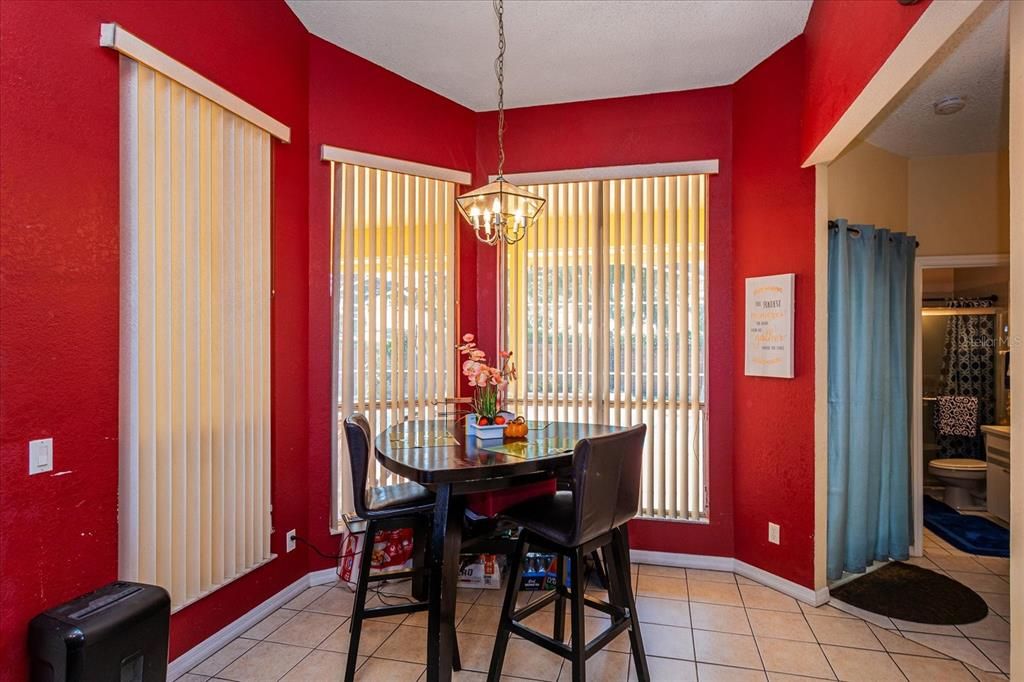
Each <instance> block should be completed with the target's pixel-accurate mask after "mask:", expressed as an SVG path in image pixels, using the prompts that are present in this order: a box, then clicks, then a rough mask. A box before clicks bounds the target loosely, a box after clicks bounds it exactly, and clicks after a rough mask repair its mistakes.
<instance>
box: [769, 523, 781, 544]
mask: <svg viewBox="0 0 1024 682" xmlns="http://www.w3.org/2000/svg"><path fill="white" fill-rule="evenodd" d="M768 542H770V543H772V544H773V545H777V544H779V524H777V523H772V522H771V521H769V522H768Z"/></svg>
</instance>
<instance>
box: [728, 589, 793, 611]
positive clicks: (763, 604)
mask: <svg viewBox="0 0 1024 682" xmlns="http://www.w3.org/2000/svg"><path fill="white" fill-rule="evenodd" d="M740 593H741V594H742V595H743V605H744V606H746V607H747V608H748V609H768V610H769V611H791V612H792V613H799V612H800V606H799V605H797V601H796V599H793V598H792V597H790V596H788V595H785V594H782V593H781V592H779V591H778V590H773V589H772V588H770V587H764V586H762V585H740Z"/></svg>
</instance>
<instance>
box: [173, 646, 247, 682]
mask: <svg viewBox="0 0 1024 682" xmlns="http://www.w3.org/2000/svg"><path fill="white" fill-rule="evenodd" d="M253 643H254V644H255V642H253ZM209 679H210V678H209V677H206V676H205V675H195V674H193V673H185V674H184V675H182V676H181V677H179V678H177V679H175V681H174V682H207V681H208V680H209Z"/></svg>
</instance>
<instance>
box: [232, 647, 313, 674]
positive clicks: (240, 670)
mask: <svg viewBox="0 0 1024 682" xmlns="http://www.w3.org/2000/svg"><path fill="white" fill-rule="evenodd" d="M309 652H310V650H309V649H307V648H305V647H298V646H290V645H288V644H277V643H275V642H260V643H259V644H257V645H256V646H254V647H253V648H251V649H249V650H248V651H246V652H245V653H244V654H242V656H241V657H240V658H239V659H238V660H236V661H235V662H234V663H232V664H231V665H229V666H228V667H227V668H225V669H224V670H222V671H221V672H220V673H218V676H219V677H222V678H224V679H226V680H238V681H239V682H263V681H264V680H266V681H268V682H270V681H273V682H276V681H277V680H279V679H281V678H282V677H284V675H285V674H286V673H287V672H288V671H289V670H291V669H292V668H294V667H295V665H296V664H297V663H298V662H299V661H301V660H302V659H303V658H305V657H306V654H308V653H309Z"/></svg>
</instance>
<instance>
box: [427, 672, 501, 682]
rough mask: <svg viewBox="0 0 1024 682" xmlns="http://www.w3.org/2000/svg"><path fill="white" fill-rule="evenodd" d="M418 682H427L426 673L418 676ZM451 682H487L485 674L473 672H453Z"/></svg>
mask: <svg viewBox="0 0 1024 682" xmlns="http://www.w3.org/2000/svg"><path fill="white" fill-rule="evenodd" d="M420 682H427V672H426V671H423V674H422V675H420ZM452 682H487V673H479V672H476V671H475V670H453V671H452Z"/></svg>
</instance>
